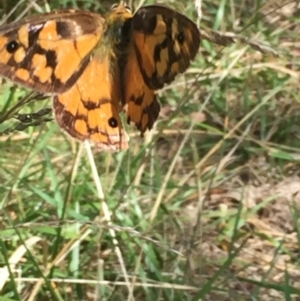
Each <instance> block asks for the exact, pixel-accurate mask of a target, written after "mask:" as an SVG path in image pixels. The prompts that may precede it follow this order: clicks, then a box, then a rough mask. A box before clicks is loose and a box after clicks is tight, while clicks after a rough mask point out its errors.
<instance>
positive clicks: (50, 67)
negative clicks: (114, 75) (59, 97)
mask: <svg viewBox="0 0 300 301" xmlns="http://www.w3.org/2000/svg"><path fill="white" fill-rule="evenodd" d="M104 22H105V19H104V18H102V17H101V16H100V15H97V14H94V13H91V12H85V11H72V10H71V11H57V12H51V13H49V14H44V15H37V16H34V17H31V18H29V19H27V20H26V19H25V20H21V21H19V22H15V23H12V24H8V25H4V26H2V27H1V28H0V73H1V75H2V76H5V77H7V78H9V79H10V80H12V81H14V82H17V83H20V84H22V85H23V86H25V87H28V88H32V89H34V90H36V91H38V92H41V93H62V92H64V91H66V90H68V89H69V88H70V87H71V86H72V85H73V84H74V83H75V82H76V80H77V79H78V77H79V76H80V75H81V73H82V71H83V70H84V68H85V67H86V65H87V64H88V57H89V54H90V53H91V51H92V50H93V49H94V47H95V46H96V45H97V43H98V42H99V40H100V38H101V35H102V32H103V24H104Z"/></svg>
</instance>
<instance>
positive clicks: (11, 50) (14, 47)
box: [6, 41, 20, 53]
mask: <svg viewBox="0 0 300 301" xmlns="http://www.w3.org/2000/svg"><path fill="white" fill-rule="evenodd" d="M19 47H20V44H19V43H18V42H17V41H10V42H9V43H8V44H7V45H6V50H7V52H9V53H14V52H16V51H17V50H18V49H19Z"/></svg>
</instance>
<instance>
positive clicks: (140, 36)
mask: <svg viewBox="0 0 300 301" xmlns="http://www.w3.org/2000/svg"><path fill="white" fill-rule="evenodd" d="M132 37H133V43H134V47H135V51H136V56H137V60H138V63H139V66H140V69H141V73H142V75H143V79H144V81H145V83H146V84H147V85H148V87H149V88H151V89H153V90H157V89H160V88H162V87H163V86H164V84H168V83H170V82H171V81H173V80H174V78H175V76H176V75H177V74H179V73H183V72H184V71H185V70H186V69H187V68H188V67H189V65H190V61H191V60H193V59H194V57H195V56H196V54H197V51H198V49H199V45H200V33H199V30H198V28H197V26H196V24H195V23H194V22H192V21H191V20H190V19H188V18H187V17H186V16H184V15H182V14H180V13H179V12H177V11H174V10H172V9H170V8H167V7H165V6H160V5H151V6H144V7H142V8H140V9H139V10H138V11H137V12H136V13H135V14H134V16H133V19H132Z"/></svg>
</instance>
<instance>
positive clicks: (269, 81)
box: [0, 0, 300, 301]
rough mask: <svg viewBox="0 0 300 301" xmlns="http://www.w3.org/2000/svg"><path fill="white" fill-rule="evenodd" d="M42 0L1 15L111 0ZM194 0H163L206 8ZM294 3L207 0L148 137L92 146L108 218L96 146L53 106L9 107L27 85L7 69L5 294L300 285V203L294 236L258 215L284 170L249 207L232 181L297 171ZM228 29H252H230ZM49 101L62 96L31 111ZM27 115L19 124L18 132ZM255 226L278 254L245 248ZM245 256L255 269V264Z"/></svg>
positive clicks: (0, 143) (259, 289)
mask: <svg viewBox="0 0 300 301" xmlns="http://www.w3.org/2000/svg"><path fill="white" fill-rule="evenodd" d="M199 2H200V1H199ZM45 3H46V2H45V1H35V2H34V1H23V2H20V1H11V0H10V1H8V0H6V1H5V0H2V1H1V3H0V10H1V15H2V16H3V21H5V22H7V20H8V21H13V20H16V19H18V18H20V17H25V16H29V15H31V14H34V13H37V12H42V11H47V10H48V9H57V8H66V7H72V8H74V7H76V8H81V9H91V10H93V11H98V12H99V13H103V12H105V11H107V9H109V7H110V6H111V4H112V3H113V2H109V1H103V2H102V3H100V2H98V1H81V2H80V1H75V0H73V1H67V0H65V1H49V5H48V4H47V5H46V4H45ZM152 3H154V2H153V1H144V3H140V4H152ZM197 3H198V2H194V1H164V4H167V5H169V6H170V7H173V8H176V9H178V10H180V11H181V12H183V13H184V14H186V15H187V16H189V17H190V18H191V19H193V20H194V21H195V22H197V18H198V16H199V15H198V14H197ZM293 3H294V4H295V3H296V1H280V2H278V3H277V4H276V3H275V1H258V0H257V1H245V0H231V1H226V0H221V1H219V0H212V1H204V2H203V3H202V20H201V25H200V27H201V30H203V34H204V33H206V34H207V36H206V38H205V37H204V36H203V40H202V43H201V49H200V51H199V54H198V56H197V58H196V60H195V61H194V62H193V63H192V66H191V68H190V69H189V70H188V71H187V72H186V74H185V75H183V76H179V77H178V78H177V79H176V81H175V82H174V83H172V84H171V85H170V86H167V87H165V88H164V89H163V90H162V91H160V92H159V96H160V101H161V104H162V113H161V116H160V118H159V121H158V122H157V124H156V126H155V128H154V130H153V133H152V134H151V135H147V137H146V138H145V139H141V138H140V137H139V135H138V134H137V133H136V130H135V129H134V127H133V126H131V127H128V131H129V133H130V134H131V145H130V149H129V150H128V151H126V152H120V153H115V154H110V153H104V152H97V150H96V149H92V151H93V154H94V160H95V166H96V168H97V171H98V173H99V179H100V181H101V184H102V187H103V190H104V195H105V204H107V206H108V208H109V212H110V213H111V224H110V225H108V222H107V221H106V220H105V218H104V215H103V201H102V200H100V198H99V195H98V191H97V188H96V183H95V180H94V178H93V175H92V166H91V165H92V164H91V162H90V160H89V159H88V156H87V153H86V152H85V150H84V149H83V151H82V153H81V150H82V148H80V147H79V145H78V143H76V142H74V141H73V140H71V139H69V137H67V136H66V135H65V134H64V133H62V132H61V131H60V129H59V127H58V126H57V124H56V123H55V122H54V121H53V122H51V121H48V122H43V120H44V118H46V119H51V118H50V117H51V114H50V115H45V116H38V118H37V122H36V123H37V124H38V125H36V126H28V127H27V125H25V126H24V129H22V123H21V125H20V121H19V120H18V119H16V118H15V117H18V115H15V116H14V117H12V118H7V116H8V115H7V112H9V110H10V109H11V108H12V107H13V106H14V105H16V104H17V103H18V101H20V99H22V98H23V97H25V95H27V93H28V91H25V90H24V89H22V88H20V87H17V86H15V85H13V84H12V83H10V82H9V81H7V80H2V83H1V85H0V93H1V102H0V103H1V116H2V117H1V116H0V117H1V118H0V119H1V121H3V122H2V123H1V124H0V131H1V132H3V134H2V136H0V150H1V156H0V182H1V185H0V200H1V202H0V206H1V207H0V229H1V231H0V250H1V252H0V265H1V267H2V268H3V269H2V270H1V269H0V290H1V291H0V300H72V301H74V300H149V301H153V300H270V299H268V298H269V297H271V298H272V300H299V299H293V298H299V296H300V294H299V291H298V290H297V289H298V288H299V286H298V282H297V281H296V278H295V279H294V278H293V277H294V274H291V272H290V269H289V265H290V264H293V268H294V269H295V270H297V267H299V256H298V257H297V256H295V255H294V252H297V250H298V246H299V243H298V242H299V241H300V239H298V237H299V231H298V229H299V227H298V223H299V222H298V215H297V214H298V209H297V206H296V205H295V207H294V206H292V205H291V212H292V216H293V217H294V219H293V220H294V224H293V225H292V226H291V228H292V230H290V232H289V233H287V235H288V234H294V237H296V240H295V241H293V244H292V245H291V244H290V245H286V244H285V240H284V239H283V238H282V239H278V236H276V235H273V234H266V232H262V230H261V229H259V228H258V221H259V220H261V219H263V216H264V215H263V214H262V212H264V213H265V211H263V210H264V209H265V206H267V205H268V204H269V203H270V202H272V201H273V200H274V198H275V197H274V195H273V190H272V187H273V186H270V188H269V194H268V195H266V196H265V198H262V199H261V201H260V203H257V204H255V206H254V207H251V208H250V209H249V208H244V207H243V205H244V204H243V203H242V202H239V199H237V200H236V199H235V198H233V197H232V196H231V197H228V196H227V197H224V196H222V193H223V194H224V191H225V190H226V191H227V192H228V191H229V192H230V191H233V190H234V189H235V188H236V187H244V186H245V185H248V184H249V183H250V181H252V180H253V179H255V180H257V181H258V182H259V184H261V183H262V182H261V181H262V180H261V179H262V178H263V179H264V183H267V184H270V185H271V184H273V183H275V182H276V181H277V182H276V183H278V182H280V181H281V180H286V179H289V175H290V172H291V170H292V172H294V173H295V172H296V175H297V169H298V160H299V145H300V143H299V142H300V140H299V112H300V110H299V101H298V99H299V94H298V93H299V59H298V57H299V45H298V44H299V43H298V36H299V17H298V14H297V13H298V12H299V11H298V8H297V7H296V6H291V5H293ZM134 4H135V6H137V5H138V4H139V3H138V1H135V2H134ZM286 9H288V12H287V13H286ZM211 30H215V31H220V32H221V33H227V36H226V37H227V39H226V38H225V37H223V38H221V37H222V36H221V37H219V39H216V36H214V34H213V32H212V31H211ZM228 33H229V34H228ZM232 33H235V34H237V35H240V36H242V37H245V38H247V39H248V38H249V39H250V40H247V39H246V40H243V39H238V38H237V39H232V40H231V39H229V38H228V36H230V34H232ZM297 43H298V44H297ZM222 44H223V45H222ZM265 44H267V45H268V48H267V49H268V50H265V51H263V50H264V49H266V48H265V47H264V46H265ZM270 50H273V51H270ZM45 108H51V99H46V100H39V101H33V102H30V103H29V104H28V105H26V106H25V105H24V106H22V108H21V110H20V111H19V113H21V114H30V113H34V112H39V110H41V109H45ZM3 116H4V117H5V116H6V118H3ZM19 117H20V116H19ZM35 121H36V120H35ZM16 126H18V128H19V129H21V130H20V131H13V132H10V130H11V129H13V128H15V127H16ZM8 132H10V133H8ZM146 141H150V144H147V143H146ZM261 162H263V163H262V165H261V164H260V163H261ZM251 183H252V182H251ZM216 195H217V196H218V195H220V197H216ZM241 198H242V196H241ZM233 199H235V201H233ZM224 208H225V209H224ZM279 211H280V210H279ZM254 218H255V221H256V222H257V223H253V222H251V220H252V221H253V219H254ZM279 222H280V221H279V220H278V223H279ZM112 231H114V233H115V239H114V238H113V237H112ZM258 238H259V239H260V243H261V244H260V248H261V250H260V251H261V254H266V253H268V254H269V253H271V254H273V255H270V256H271V261H270V262H268V263H266V262H265V263H264V262H263V261H262V262H258V260H257V259H254V258H253V260H252V259H251V258H250V257H247V256H245V255H243V254H244V253H243V252H244V250H246V251H249V252H252V251H253V254H254V252H258V251H257V250H258V248H256V249H252V248H254V245H253V244H252V247H251V243H250V244H247V243H248V242H249V240H250V241H252V240H253V239H258ZM116 242H117V245H118V248H117V249H116ZM25 244H26V245H27V249H26V248H25V249H22V248H21V247H22V246H24V245H25ZM118 250H119V251H120V254H121V255H120V254H119V255H118ZM241 254H242V255H241ZM255 254H256V253H255ZM277 254H284V255H285V256H288V260H287V261H286V266H285V267H286V268H283V270H282V271H281V272H282V273H283V275H284V277H283V278H280V279H278V278H276V277H271V276H272V275H273V274H272V273H274V271H273V270H272V269H273V267H274V266H273V260H274V262H275V259H276V256H277ZM120 258H122V260H123V262H122V260H121V259H120ZM249 258H250V259H249ZM291 258H293V260H292V259H291ZM9 263H11V265H9ZM8 267H9V268H8ZM249 267H250V268H251V267H252V268H253V271H254V272H253V273H252V274H251V273H246V272H245V273H244V271H246V270H247V269H248V268H249ZM247 271H248V270H247ZM275 274H276V273H275ZM270 275H271V276H270ZM276 275H277V274H276ZM1 279H2V281H3V279H5V280H6V281H3V283H1ZM276 279H277V280H276ZM274 296H276V297H274ZM295 296H296V297H295Z"/></svg>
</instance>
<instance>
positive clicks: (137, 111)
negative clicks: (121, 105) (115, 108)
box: [123, 45, 160, 134]
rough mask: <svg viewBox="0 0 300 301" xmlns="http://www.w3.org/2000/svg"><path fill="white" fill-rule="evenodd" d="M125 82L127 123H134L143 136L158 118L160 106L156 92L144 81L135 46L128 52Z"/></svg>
mask: <svg viewBox="0 0 300 301" xmlns="http://www.w3.org/2000/svg"><path fill="white" fill-rule="evenodd" d="M123 82H124V93H125V102H126V114H127V121H128V123H130V122H133V123H134V124H135V125H136V127H137V128H138V130H140V131H141V133H142V134H143V133H144V132H145V131H146V130H147V129H151V128H152V126H153V124H154V122H155V121H156V119H157V118H158V115H159V111H160V105H159V102H158V101H157V98H156V93H155V91H154V90H152V89H150V88H149V86H148V85H147V84H146V83H145V80H144V79H143V75H142V72H141V68H140V66H139V62H138V60H137V56H136V52H135V49H134V45H131V46H130V48H129V51H128V58H127V64H126V68H125V72H124V79H123Z"/></svg>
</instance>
